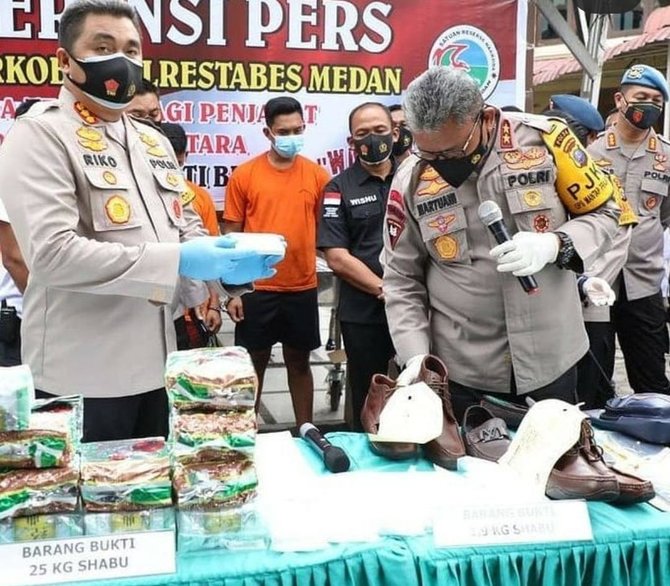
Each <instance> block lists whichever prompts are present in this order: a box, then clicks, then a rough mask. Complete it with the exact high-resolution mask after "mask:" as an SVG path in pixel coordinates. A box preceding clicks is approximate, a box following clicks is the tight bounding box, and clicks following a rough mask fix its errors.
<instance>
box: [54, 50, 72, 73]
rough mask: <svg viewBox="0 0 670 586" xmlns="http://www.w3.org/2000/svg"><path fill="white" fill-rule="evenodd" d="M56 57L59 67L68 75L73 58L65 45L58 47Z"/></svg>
mask: <svg viewBox="0 0 670 586" xmlns="http://www.w3.org/2000/svg"><path fill="white" fill-rule="evenodd" d="M56 59H58V68H59V69H60V70H61V71H62V72H63V74H64V75H67V74H68V73H70V68H71V63H72V58H71V57H70V55H69V54H68V52H67V51H66V50H65V49H63V47H58V49H56Z"/></svg>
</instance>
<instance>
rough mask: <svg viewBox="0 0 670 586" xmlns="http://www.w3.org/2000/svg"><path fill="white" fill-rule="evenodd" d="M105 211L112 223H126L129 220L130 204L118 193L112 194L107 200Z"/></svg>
mask: <svg viewBox="0 0 670 586" xmlns="http://www.w3.org/2000/svg"><path fill="white" fill-rule="evenodd" d="M105 212H106V213H107V217H108V218H109V219H110V220H111V222H112V223H114V224H126V223H128V220H130V204H129V203H128V202H127V201H126V200H125V199H124V198H123V197H121V196H120V195H112V197H110V198H109V199H108V200H107V202H106V203H105Z"/></svg>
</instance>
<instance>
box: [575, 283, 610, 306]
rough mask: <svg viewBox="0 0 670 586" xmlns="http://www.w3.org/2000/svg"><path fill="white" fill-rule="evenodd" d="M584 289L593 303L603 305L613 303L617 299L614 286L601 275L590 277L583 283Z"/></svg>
mask: <svg viewBox="0 0 670 586" xmlns="http://www.w3.org/2000/svg"><path fill="white" fill-rule="evenodd" d="M582 291H583V292H584V294H585V295H586V297H587V298H588V300H589V303H590V304H591V305H595V306H596V307H602V306H604V305H612V304H614V301H615V299H616V295H615V294H614V291H612V287H610V286H609V283H608V282H607V281H605V279H601V278H600V277H588V278H587V279H586V280H585V281H584V282H583V283H582Z"/></svg>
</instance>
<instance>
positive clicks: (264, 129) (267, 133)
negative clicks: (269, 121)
mask: <svg viewBox="0 0 670 586" xmlns="http://www.w3.org/2000/svg"><path fill="white" fill-rule="evenodd" d="M263 134H264V135H265V138H267V139H268V140H269V141H270V142H272V134H270V129H269V128H268V127H267V126H265V127H263Z"/></svg>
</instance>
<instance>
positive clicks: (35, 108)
mask: <svg viewBox="0 0 670 586" xmlns="http://www.w3.org/2000/svg"><path fill="white" fill-rule="evenodd" d="M58 106H59V102H58V100H40V101H39V102H35V103H34V104H33V105H32V106H30V108H28V110H26V111H25V112H24V113H23V114H21V115H20V116H17V120H18V119H21V118H35V117H36V116H40V115H41V114H44V112H46V111H47V110H53V109H54V108H58Z"/></svg>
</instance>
